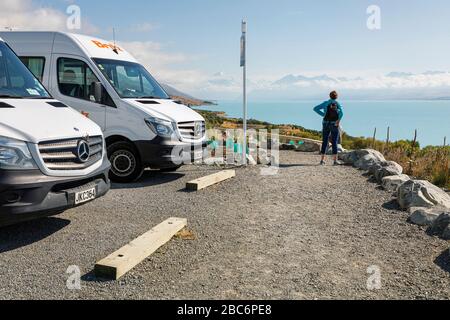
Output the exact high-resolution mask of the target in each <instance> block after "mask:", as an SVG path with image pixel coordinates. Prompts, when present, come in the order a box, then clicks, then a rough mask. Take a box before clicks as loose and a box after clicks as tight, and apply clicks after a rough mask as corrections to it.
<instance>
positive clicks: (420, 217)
mask: <svg viewBox="0 0 450 320" xmlns="http://www.w3.org/2000/svg"><path fill="white" fill-rule="evenodd" d="M411 212H412V213H411V215H410V216H409V221H410V222H411V223H413V224H417V225H418V226H431V225H433V223H434V221H436V219H437V218H438V217H439V215H440V214H441V213H442V211H440V210H436V209H427V208H411Z"/></svg>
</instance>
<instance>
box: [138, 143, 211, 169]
mask: <svg viewBox="0 0 450 320" xmlns="http://www.w3.org/2000/svg"><path fill="white" fill-rule="evenodd" d="M135 145H136V147H137V149H138V151H139V154H140V155H141V162H142V164H143V166H144V167H150V168H152V169H165V168H174V167H178V166H181V165H184V164H189V163H192V162H195V161H199V160H202V159H203V157H204V153H205V150H206V147H207V144H206V141H202V142H200V143H196V144H191V143H185V142H181V141H180V142H179V141H173V140H172V139H169V138H167V139H165V138H161V137H157V138H155V139H153V140H150V141H136V142H135Z"/></svg>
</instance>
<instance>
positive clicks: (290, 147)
mask: <svg viewBox="0 0 450 320" xmlns="http://www.w3.org/2000/svg"><path fill="white" fill-rule="evenodd" d="M296 149H297V146H296V145H295V144H288V143H283V144H282V145H280V150H296Z"/></svg>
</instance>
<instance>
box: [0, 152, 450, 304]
mask: <svg viewBox="0 0 450 320" xmlns="http://www.w3.org/2000/svg"><path fill="white" fill-rule="evenodd" d="M317 162H318V158H317V156H316V155H310V154H303V153H296V152H282V153H281V163H282V165H281V168H280V171H279V174H278V175H274V176H261V175H260V168H259V167H249V168H245V169H237V177H236V178H234V179H233V180H229V181H226V182H223V183H221V184H219V185H216V186H213V187H210V188H207V189H205V190H202V191H199V192H186V191H185V190H184V186H185V183H186V182H187V181H190V180H192V179H196V178H198V177H201V176H205V175H207V174H210V173H213V172H215V169H214V168H208V167H195V166H187V167H184V168H182V169H180V171H178V172H176V173H171V174H162V173H159V172H152V171H148V172H146V173H145V175H144V176H143V178H141V180H140V181H139V182H137V183H135V184H132V185H114V186H113V190H111V192H109V193H108V195H107V196H105V197H104V198H102V199H99V200H97V201H95V202H92V203H89V204H87V205H85V206H82V207H80V208H77V209H74V210H70V211H67V212H65V213H64V214H62V215H60V216H58V217H53V218H47V219H42V220H38V221H33V222H29V223H25V224H21V225H17V226H11V227H6V228H3V229H0V283H1V285H0V298H2V299H27V298H28V299H29V298H31V299H338V298H344V299H346V298H349V299H404V298H405V299H416V298H419V299H426V298H433V299H436V298H437V299H449V298H450V257H449V254H448V249H449V242H447V241H443V240H440V239H438V238H433V237H430V236H428V235H427V234H426V232H425V230H423V229H421V228H419V227H417V226H414V225H411V224H409V223H407V221H406V219H407V216H408V215H407V213H405V212H401V211H398V210H396V206H395V204H394V202H392V197H391V195H390V194H389V193H387V192H385V191H383V190H380V189H379V188H378V186H377V185H376V184H374V183H371V182H370V181H368V178H367V177H366V176H364V175H362V173H361V172H359V171H357V170H355V169H353V168H350V167H332V166H331V165H327V166H325V167H319V166H317V165H316V163H317ZM172 216H175V217H186V218H187V219H188V224H189V228H190V230H191V231H192V232H193V234H194V235H195V239H194V240H189V239H174V240H172V241H171V242H170V243H168V244H167V245H165V246H164V247H162V248H161V249H160V250H158V251H157V252H156V253H155V254H153V255H152V256H151V257H150V258H148V259H147V260H145V261H144V262H143V263H142V264H140V265H139V266H137V267H136V268H135V269H133V270H132V271H131V272H129V273H128V274H127V275H125V276H124V277H123V278H122V279H120V280H119V281H101V280H99V279H96V278H95V277H94V276H93V275H92V272H91V271H92V269H93V266H94V264H95V262H96V261H98V260H99V259H101V258H104V257H106V256H107V255H109V254H110V253H112V252H113V251H115V250H116V249H118V248H120V247H121V246H123V245H124V244H126V243H128V242H129V241H131V240H133V239H134V238H136V237H138V236H139V235H141V234H143V233H145V232H146V231H148V230H149V229H151V228H152V227H154V226H156V225H157V224H159V223H161V222H162V221H163V220H165V219H167V218H169V217H172ZM70 265H76V266H79V268H80V270H81V274H82V281H81V286H82V288H81V290H69V289H67V287H66V280H67V278H68V276H69V275H68V274H67V273H66V270H67V268H68V267H69V266H70ZM370 266H377V267H378V268H379V270H380V272H381V289H379V290H372V291H371V290H368V289H367V285H366V283H367V279H368V277H369V276H370V274H368V273H367V268H368V267H370Z"/></svg>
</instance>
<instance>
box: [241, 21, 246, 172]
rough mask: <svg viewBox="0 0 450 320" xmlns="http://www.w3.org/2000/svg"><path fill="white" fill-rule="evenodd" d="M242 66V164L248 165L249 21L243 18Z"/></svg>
mask: <svg viewBox="0 0 450 320" xmlns="http://www.w3.org/2000/svg"><path fill="white" fill-rule="evenodd" d="M241 67H242V83H243V108H244V110H243V114H244V116H243V118H242V119H243V131H244V132H243V134H244V140H243V143H242V145H243V148H242V164H243V165H247V21H245V20H242V37H241Z"/></svg>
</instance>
